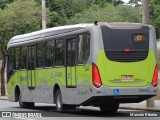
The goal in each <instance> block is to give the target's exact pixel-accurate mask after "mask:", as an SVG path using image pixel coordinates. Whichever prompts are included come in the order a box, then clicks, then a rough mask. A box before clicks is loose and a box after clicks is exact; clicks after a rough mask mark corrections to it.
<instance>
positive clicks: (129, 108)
mask: <svg viewBox="0 0 160 120" xmlns="http://www.w3.org/2000/svg"><path fill="white" fill-rule="evenodd" d="M119 109H128V110H145V111H153V112H160V109H154V108H133V107H119Z"/></svg>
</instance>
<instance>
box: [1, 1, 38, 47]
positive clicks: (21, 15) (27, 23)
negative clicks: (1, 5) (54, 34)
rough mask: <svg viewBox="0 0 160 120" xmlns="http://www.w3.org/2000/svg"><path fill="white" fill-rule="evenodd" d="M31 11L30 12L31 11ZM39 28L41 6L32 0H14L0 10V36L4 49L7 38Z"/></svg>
mask: <svg viewBox="0 0 160 120" xmlns="http://www.w3.org/2000/svg"><path fill="white" fill-rule="evenodd" d="M31 11H32V12H31ZM40 28H41V7H38V6H37V4H36V2H35V1H34V0H25V1H24V0H16V1H15V2H12V3H11V4H7V6H6V7H5V9H3V10H0V36H2V40H3V43H2V47H3V50H6V45H7V42H8V40H9V39H10V38H11V37H13V36H15V35H18V34H24V33H28V32H32V31H35V30H39V29H40Z"/></svg>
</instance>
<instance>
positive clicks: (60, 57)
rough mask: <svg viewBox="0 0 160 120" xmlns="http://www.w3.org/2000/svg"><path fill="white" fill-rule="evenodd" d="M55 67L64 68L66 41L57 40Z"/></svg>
mask: <svg viewBox="0 0 160 120" xmlns="http://www.w3.org/2000/svg"><path fill="white" fill-rule="evenodd" d="M55 66H64V40H56V49H55Z"/></svg>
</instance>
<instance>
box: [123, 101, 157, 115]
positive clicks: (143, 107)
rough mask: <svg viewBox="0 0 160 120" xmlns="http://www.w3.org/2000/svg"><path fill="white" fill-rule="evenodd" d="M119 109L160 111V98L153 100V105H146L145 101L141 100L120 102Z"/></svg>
mask: <svg viewBox="0 0 160 120" xmlns="http://www.w3.org/2000/svg"><path fill="white" fill-rule="evenodd" d="M120 109H131V110H148V111H155V112H160V100H155V107H146V101H143V102H140V103H127V104H121V105H120Z"/></svg>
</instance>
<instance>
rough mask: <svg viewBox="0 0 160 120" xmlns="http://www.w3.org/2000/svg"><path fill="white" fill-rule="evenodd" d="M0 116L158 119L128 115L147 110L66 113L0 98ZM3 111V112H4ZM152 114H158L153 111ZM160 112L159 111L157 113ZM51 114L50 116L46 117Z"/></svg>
mask: <svg viewBox="0 0 160 120" xmlns="http://www.w3.org/2000/svg"><path fill="white" fill-rule="evenodd" d="M0 111H1V112H0V116H2V112H4V113H5V112H6V111H7V112H10V111H11V114H12V115H17V114H15V113H16V112H17V113H20V114H19V115H22V114H23V115H25V114H27V115H28V113H37V115H40V114H41V115H42V117H38V118H27V117H24V118H21V117H16V118H13V117H12V118H9V117H0V120H53V119H55V120H97V119H98V120H133V119H134V120H139V119H140V120H159V119H160V117H131V116H130V115H131V114H132V113H134V115H136V114H141V115H143V114H146V113H147V114H148V113H150V114H152V113H153V112H149V111H134V110H125V109H119V110H118V112H117V113H114V114H106V113H102V112H100V110H99V109H98V108H94V107H80V108H77V109H76V111H75V112H73V111H69V112H67V113H58V112H56V111H55V106H54V105H51V104H36V107H35V108H32V109H27V108H19V104H18V103H15V102H9V101H6V100H0ZM4 113H3V114H4ZM154 114H158V113H156V112H154ZM159 114H160V113H159ZM46 116H52V117H46Z"/></svg>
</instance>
